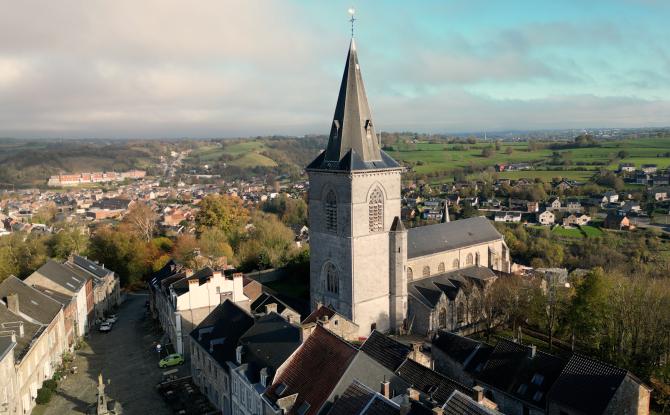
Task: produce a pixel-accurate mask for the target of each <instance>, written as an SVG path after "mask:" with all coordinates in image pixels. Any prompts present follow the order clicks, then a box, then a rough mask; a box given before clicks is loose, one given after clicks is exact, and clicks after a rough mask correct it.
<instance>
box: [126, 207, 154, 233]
mask: <svg viewBox="0 0 670 415" xmlns="http://www.w3.org/2000/svg"><path fill="white" fill-rule="evenodd" d="M157 218H158V215H156V212H154V211H153V209H151V207H150V206H149V205H147V204H145V203H142V202H136V203H134V204H133V206H132V207H131V208H130V209H129V210H128V213H126V216H125V217H124V218H123V220H124V222H126V223H128V224H129V225H130V226H131V228H132V229H133V231H134V232H135V233H136V234H137V235H138V236H139V237H140V238H142V239H143V240H144V241H146V242H149V241H151V238H152V237H153V235H154V230H155V229H156V220H157Z"/></svg>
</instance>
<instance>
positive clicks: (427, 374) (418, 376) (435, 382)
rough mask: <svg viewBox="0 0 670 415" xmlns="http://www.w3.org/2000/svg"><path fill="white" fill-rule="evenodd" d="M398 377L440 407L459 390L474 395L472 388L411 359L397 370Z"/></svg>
mask: <svg viewBox="0 0 670 415" xmlns="http://www.w3.org/2000/svg"><path fill="white" fill-rule="evenodd" d="M396 375H398V376H400V378H401V379H403V380H404V381H406V382H407V383H408V384H409V385H410V386H412V387H413V388H415V389H417V390H419V391H420V392H422V393H424V394H425V395H428V396H429V397H430V398H431V399H432V400H433V401H435V402H437V404H438V405H441V404H443V403H444V402H446V401H447V399H449V396H451V394H452V393H453V392H454V391H455V390H459V391H461V392H463V393H465V394H467V395H472V393H473V391H472V389H471V388H469V387H467V386H465V385H462V384H460V383H458V382H457V381H455V380H453V379H450V378H448V377H446V376H443V375H441V374H439V373H437V372H435V371H434V370H431V369H429V368H427V367H425V366H423V365H421V364H419V363H417V362H415V361H414V360H411V359H406V360H405V362H404V363H403V364H402V365H400V367H399V368H398V370H396Z"/></svg>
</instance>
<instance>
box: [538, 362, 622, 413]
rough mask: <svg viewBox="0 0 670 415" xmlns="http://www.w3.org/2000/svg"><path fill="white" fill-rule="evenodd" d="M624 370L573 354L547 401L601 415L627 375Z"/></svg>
mask: <svg viewBox="0 0 670 415" xmlns="http://www.w3.org/2000/svg"><path fill="white" fill-rule="evenodd" d="M627 373H628V372H627V371H626V370H625V369H622V368H619V367H616V366H612V365H609V364H607V363H604V362H600V361H598V360H594V359H590V358H588V357H586V356H582V355H580V354H573V355H572V357H571V358H570V360H569V361H568V364H567V365H565V368H563V371H562V372H561V374H560V376H559V377H558V379H557V380H556V382H555V383H554V386H553V387H552V388H551V390H550V391H549V397H548V398H547V400H549V401H553V402H556V403H558V404H559V405H562V406H567V407H569V408H572V409H574V410H577V411H580V412H583V413H587V414H602V413H603V412H604V411H605V409H606V408H607V406H608V405H609V403H610V401H611V400H612V397H613V396H614V394H615V393H616V391H617V389H618V388H619V386H620V385H621V382H623V380H624V378H625V377H626V375H627Z"/></svg>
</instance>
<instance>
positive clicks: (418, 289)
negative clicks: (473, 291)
mask: <svg viewBox="0 0 670 415" xmlns="http://www.w3.org/2000/svg"><path fill="white" fill-rule="evenodd" d="M495 276H496V275H495V273H494V272H493V271H491V269H489V268H487V267H477V266H471V267H468V268H461V269H458V270H455V271H449V272H445V273H443V274H437V275H433V276H431V277H425V278H421V279H415V280H413V281H410V282H409V284H408V293H409V294H410V295H411V296H413V297H414V298H416V299H417V300H419V301H421V302H422V303H424V304H425V305H426V306H428V307H430V308H435V306H436V305H437V303H438V302H439V300H440V296H441V295H442V294H443V293H444V295H446V296H447V298H449V299H450V300H453V299H455V298H456V296H457V295H458V292H459V291H460V290H462V289H463V287H464V286H466V285H465V283H466V282H468V283H474V284H479V285H482V286H483V284H484V283H485V282H486V281H487V280H490V279H492V278H495Z"/></svg>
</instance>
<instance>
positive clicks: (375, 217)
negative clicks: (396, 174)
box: [368, 187, 384, 232]
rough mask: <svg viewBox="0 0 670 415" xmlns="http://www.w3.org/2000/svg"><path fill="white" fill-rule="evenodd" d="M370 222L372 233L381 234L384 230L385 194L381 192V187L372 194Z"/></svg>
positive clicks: (369, 210)
mask: <svg viewBox="0 0 670 415" xmlns="http://www.w3.org/2000/svg"><path fill="white" fill-rule="evenodd" d="M368 220H369V224H370V232H381V231H383V230H384V194H383V193H382V191H381V190H379V187H376V188H375V190H373V192H372V193H371V194H370V201H369V202H368Z"/></svg>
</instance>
